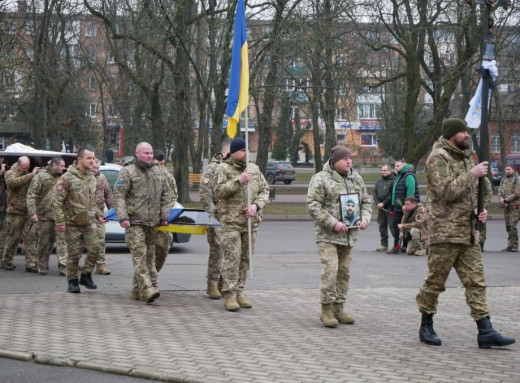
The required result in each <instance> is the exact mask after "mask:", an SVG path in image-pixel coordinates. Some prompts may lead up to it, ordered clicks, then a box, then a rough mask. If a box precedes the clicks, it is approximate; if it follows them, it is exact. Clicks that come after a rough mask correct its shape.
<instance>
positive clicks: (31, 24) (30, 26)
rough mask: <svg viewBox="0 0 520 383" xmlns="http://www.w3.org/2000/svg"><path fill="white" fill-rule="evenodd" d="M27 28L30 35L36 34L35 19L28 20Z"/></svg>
mask: <svg viewBox="0 0 520 383" xmlns="http://www.w3.org/2000/svg"><path fill="white" fill-rule="evenodd" d="M25 30H26V33H27V34H28V35H34V21H33V20H27V24H26V25H25Z"/></svg>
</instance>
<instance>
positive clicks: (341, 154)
mask: <svg viewBox="0 0 520 383" xmlns="http://www.w3.org/2000/svg"><path fill="white" fill-rule="evenodd" d="M351 156H352V153H350V150H348V149H347V148H346V147H345V146H343V145H336V146H334V147H333V148H332V149H331V150H330V159H331V161H332V164H335V163H336V162H338V161H339V160H342V159H343V158H345V157H351Z"/></svg>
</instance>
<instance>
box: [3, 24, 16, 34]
mask: <svg viewBox="0 0 520 383" xmlns="http://www.w3.org/2000/svg"><path fill="white" fill-rule="evenodd" d="M4 30H5V33H6V34H8V35H14V34H15V33H16V25H14V22H13V21H6V22H5V24H4Z"/></svg>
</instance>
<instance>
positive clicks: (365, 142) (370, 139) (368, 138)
mask: <svg viewBox="0 0 520 383" xmlns="http://www.w3.org/2000/svg"><path fill="white" fill-rule="evenodd" d="M361 146H377V136H376V134H375V133H362V134H361Z"/></svg>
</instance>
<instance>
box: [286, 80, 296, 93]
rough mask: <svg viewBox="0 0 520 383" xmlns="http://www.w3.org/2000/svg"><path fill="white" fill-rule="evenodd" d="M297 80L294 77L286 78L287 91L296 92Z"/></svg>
mask: <svg viewBox="0 0 520 383" xmlns="http://www.w3.org/2000/svg"><path fill="white" fill-rule="evenodd" d="M294 86H295V81H294V79H293V78H286V79H285V90H286V91H287V92H294Z"/></svg>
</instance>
